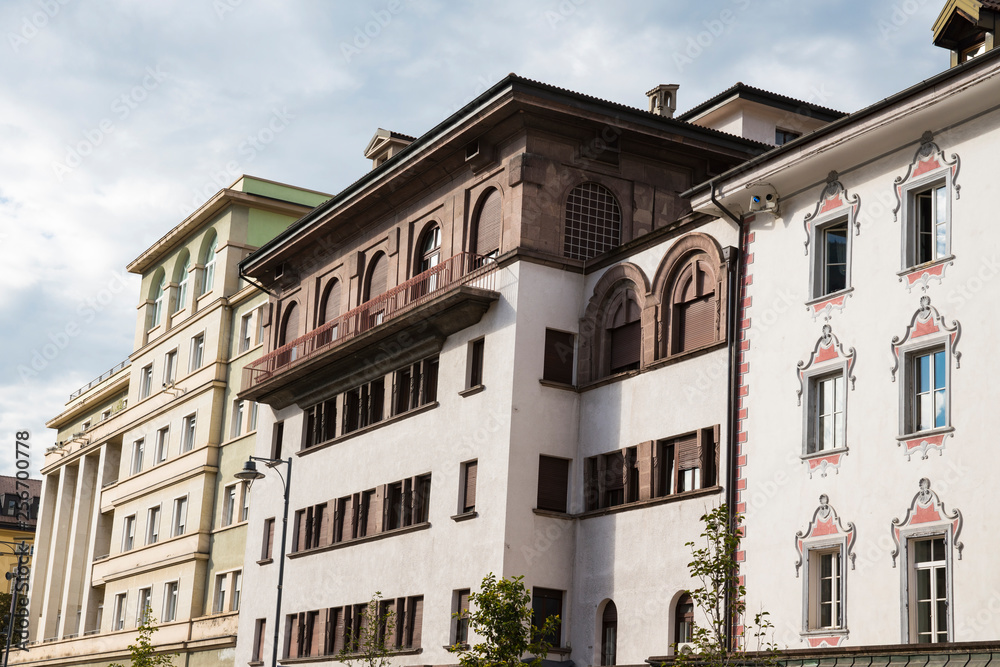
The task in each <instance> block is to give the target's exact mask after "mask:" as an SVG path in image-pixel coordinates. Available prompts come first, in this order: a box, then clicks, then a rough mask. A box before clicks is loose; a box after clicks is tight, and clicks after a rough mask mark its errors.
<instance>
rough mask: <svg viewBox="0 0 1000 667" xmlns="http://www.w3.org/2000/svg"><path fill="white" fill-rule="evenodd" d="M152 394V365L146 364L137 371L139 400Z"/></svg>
mask: <svg viewBox="0 0 1000 667" xmlns="http://www.w3.org/2000/svg"><path fill="white" fill-rule="evenodd" d="M152 393H153V364H152V363H150V364H147V365H145V366H143V367H142V370H140V371H139V400H140V401H141V400H142V399H144V398H148V397H149V395H150V394H152Z"/></svg>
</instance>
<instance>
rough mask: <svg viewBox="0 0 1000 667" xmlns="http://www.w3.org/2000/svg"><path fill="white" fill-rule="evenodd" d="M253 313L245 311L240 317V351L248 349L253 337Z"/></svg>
mask: <svg viewBox="0 0 1000 667" xmlns="http://www.w3.org/2000/svg"><path fill="white" fill-rule="evenodd" d="M252 320H253V313H247V314H246V315H244V316H243V317H242V318H241V319H240V352H246V351H247V350H249V349H250V345H251V342H252V337H253V322H252Z"/></svg>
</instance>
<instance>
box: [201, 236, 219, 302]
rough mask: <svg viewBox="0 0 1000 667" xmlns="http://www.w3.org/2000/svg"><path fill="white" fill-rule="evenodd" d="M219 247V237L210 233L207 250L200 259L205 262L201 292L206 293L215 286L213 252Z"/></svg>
mask: <svg viewBox="0 0 1000 667" xmlns="http://www.w3.org/2000/svg"><path fill="white" fill-rule="evenodd" d="M218 249H219V237H218V236H215V234H213V235H212V242H211V243H210V244H209V245H208V250H207V251H206V252H205V256H204V257H203V258H202V261H203V262H204V264H205V269H204V271H203V273H202V278H201V291H200V292H199V296H200V295H201V294H208V293H209V292H211V291H212V288H213V287H215V253H216V251H217V250H218Z"/></svg>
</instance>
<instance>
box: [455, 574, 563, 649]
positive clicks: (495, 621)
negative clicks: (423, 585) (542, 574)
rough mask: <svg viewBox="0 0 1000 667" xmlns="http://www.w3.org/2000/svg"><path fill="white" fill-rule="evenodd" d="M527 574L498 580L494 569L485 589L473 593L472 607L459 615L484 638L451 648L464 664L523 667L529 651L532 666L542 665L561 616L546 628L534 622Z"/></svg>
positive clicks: (484, 585)
mask: <svg viewBox="0 0 1000 667" xmlns="http://www.w3.org/2000/svg"><path fill="white" fill-rule="evenodd" d="M523 579H524V577H512V578H510V579H506V578H501V579H497V578H496V576H494V575H493V573H492V572H491V573H490V574H489V575H488V576H487V577H486V578H485V579H483V583H482V587H481V590H480V591H479V592H478V593H473V594H472V595H470V596H469V602H470V605H469V606H470V608H471V607H472V606H473V605H475V611H472V610H471V609H469V610H462V611H461V612H459V613H457V614H455V617H456V618H463V617H464V618H468V622H469V629H470V630H471V631H472V632H474V633H476V634H477V635H479V636H480V637H482V638H483V641H482V642H480V643H478V644H476V645H474V646H466V645H462V644H455V645H454V646H450V647H449V648H448V650H449V651H451V652H452V653H457V654H458V655H459V658H458V660H459V663H460V664H461V665H462V667H500V666H503V667H521V666H522V664H523V663H522V659H523V658H524V655H525V653H527V654H530V655H531V656H532V659H531V660H530V661H527V663H526V664H528V665H529V666H530V667H539V665H540V664H541V662H542V659H543V658H544V657H545V656H546V654H548V652H549V649H550V648H551V647H552V643H551V641H550V638H552V637H554V636H556V634H557V633H558V631H559V617H558V616H550V617H549V618H548V619H546V621H545V623H544V624H543V625H542V627H535V625H534V624H533V622H532V612H531V594H530V593H529V592H528V589H527V588H525V586H524V583H523Z"/></svg>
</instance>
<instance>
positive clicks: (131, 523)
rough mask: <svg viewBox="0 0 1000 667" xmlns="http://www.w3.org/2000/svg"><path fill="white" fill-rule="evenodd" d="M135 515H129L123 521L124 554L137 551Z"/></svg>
mask: <svg viewBox="0 0 1000 667" xmlns="http://www.w3.org/2000/svg"><path fill="white" fill-rule="evenodd" d="M135 524H136V516H135V514H129V515H128V516H127V517H125V519H124V521H122V553H125V552H127V551H132V549H135Z"/></svg>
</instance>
